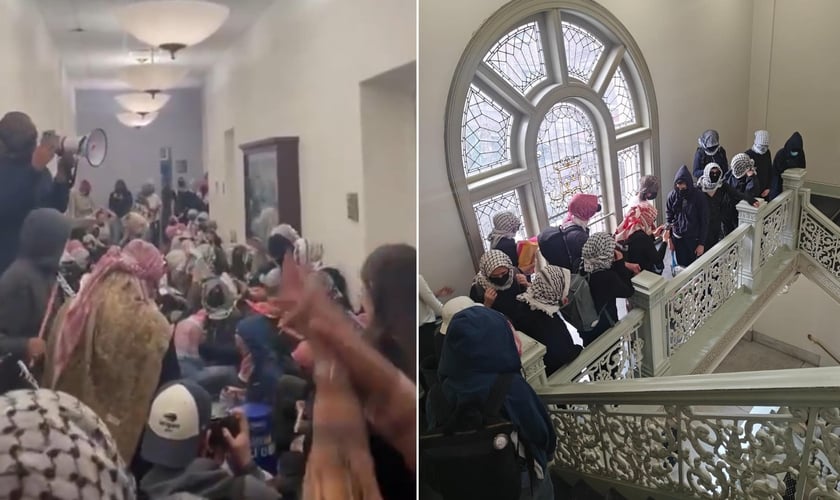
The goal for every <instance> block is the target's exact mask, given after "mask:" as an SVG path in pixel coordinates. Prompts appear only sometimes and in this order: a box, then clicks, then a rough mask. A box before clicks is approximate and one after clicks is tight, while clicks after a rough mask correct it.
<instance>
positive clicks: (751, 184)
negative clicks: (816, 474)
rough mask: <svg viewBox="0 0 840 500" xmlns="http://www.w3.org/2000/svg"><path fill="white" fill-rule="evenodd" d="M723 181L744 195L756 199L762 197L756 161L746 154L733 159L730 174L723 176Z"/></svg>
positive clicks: (739, 154) (740, 154)
mask: <svg viewBox="0 0 840 500" xmlns="http://www.w3.org/2000/svg"><path fill="white" fill-rule="evenodd" d="M723 181H724V182H725V183H727V184H729V185H730V186H732V187H733V188H734V189H735V190H736V191H738V192H739V193H742V194H748V195H750V196H752V197H754V198H759V197H761V192H762V191H761V190H762V189H763V188H762V186H761V184H760V183H759V180H758V175H756V170H755V161H753V160H752V159H751V158H750V157H749V155H747V154H745V153H738V154H737V155H735V156H733V157H732V164H731V165H730V166H729V172H726V174H725V175H724V176H723Z"/></svg>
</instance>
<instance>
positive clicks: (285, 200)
mask: <svg viewBox="0 0 840 500" xmlns="http://www.w3.org/2000/svg"><path fill="white" fill-rule="evenodd" d="M239 147H240V149H241V150H242V153H243V154H244V165H245V172H244V174H245V175H244V177H245V186H244V187H245V193H244V194H245V232H246V235H245V236H246V238H254V237H256V238H259V239H260V240H261V241H266V240H267V239H268V233H269V232H270V231H271V229H272V228H273V227H274V226H276V225H277V224H278V223H281V222H285V223H287V224H291V225H292V226H294V227H295V228H297V230H298V231H302V228H301V227H300V222H301V220H300V180H299V172H298V138H297V137H273V138H269V139H264V140H261V141H257V142H251V143H248V144H243V145H241V146H239Z"/></svg>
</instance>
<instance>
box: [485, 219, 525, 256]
mask: <svg viewBox="0 0 840 500" xmlns="http://www.w3.org/2000/svg"><path fill="white" fill-rule="evenodd" d="M521 226H522V223H521V222H520V221H519V217H517V216H516V214H514V213H513V212H511V211H505V212H499V213H497V214H496V215H494V216H493V230H492V231H491V232H490V235H489V236H487V241H489V242H490V248H496V245H498V244H499V240H501V239H502V238H515V237H516V232H517V231H519V228H520V227H521Z"/></svg>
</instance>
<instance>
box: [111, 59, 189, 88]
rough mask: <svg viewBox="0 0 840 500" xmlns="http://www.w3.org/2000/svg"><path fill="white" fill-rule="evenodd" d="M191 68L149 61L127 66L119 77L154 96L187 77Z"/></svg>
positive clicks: (133, 86)
mask: <svg viewBox="0 0 840 500" xmlns="http://www.w3.org/2000/svg"><path fill="white" fill-rule="evenodd" d="M187 73H189V69H187V68H183V67H180V66H174V65H171V64H159V63H155V62H152V63H147V64H135V65H133V66H125V67H124V68H121V69H120V70H119V74H118V78H119V79H120V80H121V81H123V82H125V83H127V84H128V85H129V86H130V87H131V88H132V89H134V90H138V91H140V92H146V93H148V94H150V95H151V96H152V97H155V96H156V95H158V94H160V93H161V92H162V91H164V90H169V89H171V88H173V87H175V86H176V85H178V84H179V83H180V82H181V81H182V80H183V79H184V78H186V76H187Z"/></svg>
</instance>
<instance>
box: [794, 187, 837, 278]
mask: <svg viewBox="0 0 840 500" xmlns="http://www.w3.org/2000/svg"><path fill="white" fill-rule="evenodd" d="M810 195H811V193H810V190H808V189H803V190H802V191H801V202H802V214H801V219H800V228H801V230H800V232H799V250H800V251H801V252H803V253H805V254H806V255H808V256H809V257H811V259H813V260H814V261H815V262H816V263H818V264H819V265H821V266H822V267H823V268H824V269H825V270H826V271H828V272H829V273H830V274H831V275H832V277H833V278H834V279H835V280H836V281H840V228H838V227H837V225H836V224H834V222H832V221H831V219H829V218H828V217H826V216H825V214H823V213H822V212H820V211H819V210H817V209H816V208H814V207H813V206H812V205H811V203H810Z"/></svg>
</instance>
